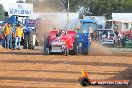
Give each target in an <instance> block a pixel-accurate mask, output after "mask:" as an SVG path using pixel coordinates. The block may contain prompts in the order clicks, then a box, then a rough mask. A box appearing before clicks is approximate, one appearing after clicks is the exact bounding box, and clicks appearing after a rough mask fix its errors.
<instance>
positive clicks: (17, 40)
mask: <svg viewBox="0 0 132 88" xmlns="http://www.w3.org/2000/svg"><path fill="white" fill-rule="evenodd" d="M23 35H24V34H23V28H22V25H20V24H17V26H16V28H15V46H14V49H16V47H17V46H18V48H17V49H18V50H20V43H21V38H22V36H23Z"/></svg>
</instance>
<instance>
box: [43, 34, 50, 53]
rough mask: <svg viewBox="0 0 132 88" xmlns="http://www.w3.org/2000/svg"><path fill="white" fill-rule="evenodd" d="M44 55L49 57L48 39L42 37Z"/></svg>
mask: <svg viewBox="0 0 132 88" xmlns="http://www.w3.org/2000/svg"><path fill="white" fill-rule="evenodd" d="M44 55H49V44H48V37H47V36H45V37H44Z"/></svg>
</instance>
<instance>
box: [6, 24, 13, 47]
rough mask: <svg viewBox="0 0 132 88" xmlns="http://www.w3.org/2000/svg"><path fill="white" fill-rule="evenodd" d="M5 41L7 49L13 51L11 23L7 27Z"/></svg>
mask: <svg viewBox="0 0 132 88" xmlns="http://www.w3.org/2000/svg"><path fill="white" fill-rule="evenodd" d="M5 41H6V49H8V48H9V49H12V27H11V24H10V23H8V24H7V25H6V27H5Z"/></svg>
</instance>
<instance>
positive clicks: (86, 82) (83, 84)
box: [80, 77, 91, 87]
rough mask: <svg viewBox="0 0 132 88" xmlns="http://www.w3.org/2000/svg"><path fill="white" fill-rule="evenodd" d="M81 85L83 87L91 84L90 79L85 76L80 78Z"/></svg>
mask: <svg viewBox="0 0 132 88" xmlns="http://www.w3.org/2000/svg"><path fill="white" fill-rule="evenodd" d="M80 84H81V86H83V87H85V86H88V85H90V84H91V82H90V80H89V79H88V78H86V77H83V78H81V79H80Z"/></svg>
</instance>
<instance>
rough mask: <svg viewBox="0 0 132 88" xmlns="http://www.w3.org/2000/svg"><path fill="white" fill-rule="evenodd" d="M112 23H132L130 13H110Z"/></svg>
mask: <svg viewBox="0 0 132 88" xmlns="http://www.w3.org/2000/svg"><path fill="white" fill-rule="evenodd" d="M112 20H113V21H120V22H132V13H112Z"/></svg>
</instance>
